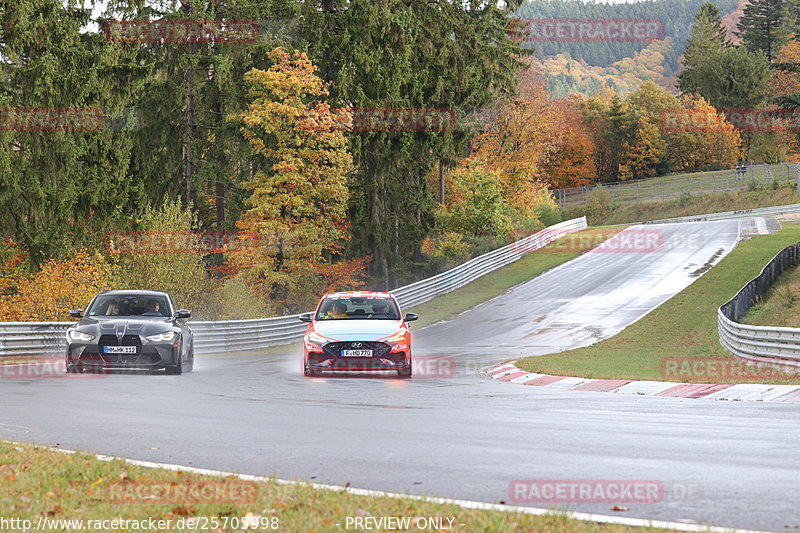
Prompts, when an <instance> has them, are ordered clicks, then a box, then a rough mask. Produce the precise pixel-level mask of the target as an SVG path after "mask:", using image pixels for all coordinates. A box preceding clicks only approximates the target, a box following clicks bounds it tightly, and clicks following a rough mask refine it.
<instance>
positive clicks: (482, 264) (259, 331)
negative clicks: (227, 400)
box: [0, 217, 586, 357]
mask: <svg viewBox="0 0 800 533" xmlns="http://www.w3.org/2000/svg"><path fill="white" fill-rule="evenodd" d="M582 229H586V217H581V218H576V219H573V220H567V221H566V222H562V223H560V224H556V225H554V226H550V227H548V228H545V229H543V230H542V231H539V232H538V233H535V234H533V235H530V236H528V237H525V238H524V239H520V240H519V241H516V242H513V243H511V244H509V245H507V246H503V247H502V248H498V249H497V250H493V251H491V252H488V253H485V254H483V255H481V256H478V257H476V258H474V259H471V260H469V261H467V262H466V263H464V264H461V265H458V266H457V267H454V268H451V269H450V270H448V271H447V272H442V273H441V274H437V275H436V276H433V277H431V278H427V279H424V280H421V281H417V282H416V283H412V284H410V285H406V286H405V287H400V288H399V289H395V290H394V291H392V292H394V294H395V295H397V299H398V300H399V301H400V304H401V305H402V306H403V307H404V308H410V307H413V306H415V305H418V304H421V303H424V302H427V301H428V300H432V299H433V298H435V297H436V296H439V295H441V294H446V293H448V292H450V291H453V290H455V289H457V288H459V287H462V286H464V285H466V284H467V283H469V282H471V281H473V280H476V279H478V278H479V277H481V276H483V275H484V274H488V273H489V272H491V271H493V270H496V269H498V268H500V267H502V266H505V265H507V264H509V263H513V262H514V261H516V260H517V259H519V258H521V257H522V256H523V255H525V254H526V253H528V252H532V251H534V250H538V249H539V248H542V247H543V246H546V245H547V244H549V243H551V242H553V241H554V240H555V239H556V238H558V237H559V236H561V235H565V234H567V233H572V232H575V231H579V230H582ZM72 324H74V322H6V323H0V357H2V356H14V355H20V356H21V355H26V356H43V355H59V354H62V353H63V352H64V349H65V345H66V338H65V333H64V332H65V331H66V329H67V328H68V327H69V326H70V325H72ZM191 327H192V330H193V331H194V335H195V352H196V353H199V354H203V353H228V352H239V351H246V350H256V349H259V348H266V347H268V346H276V345H279V344H287V343H290V342H294V341H296V340H299V339H300V338H301V337H302V336H303V333H304V332H305V329H306V324H304V323H303V322H300V321H299V320H298V319H297V315H289V316H279V317H273V318H258V319H252V320H222V321H197V322H195V321H192V322H191Z"/></svg>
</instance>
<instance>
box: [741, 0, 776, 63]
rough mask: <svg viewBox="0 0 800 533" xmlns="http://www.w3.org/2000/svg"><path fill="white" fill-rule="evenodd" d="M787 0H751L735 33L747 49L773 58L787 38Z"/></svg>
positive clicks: (770, 58)
mask: <svg viewBox="0 0 800 533" xmlns="http://www.w3.org/2000/svg"><path fill="white" fill-rule="evenodd" d="M786 8H787V0H751V1H750V3H749V4H747V5H746V6H745V8H744V12H743V13H742V17H741V18H740V19H739V23H738V24H737V26H736V27H737V29H738V31H737V32H736V35H737V36H739V37H741V39H742V44H743V45H744V46H745V47H747V49H748V50H751V51H753V52H760V53H763V54H764V55H765V56H766V57H767V58H768V59H769V60H772V59H774V57H775V55H776V54H777V53H778V49H779V48H780V46H781V44H783V43H784V42H785V41H786V39H787V28H786V24H785V20H784V17H785V15H786V13H787V10H786Z"/></svg>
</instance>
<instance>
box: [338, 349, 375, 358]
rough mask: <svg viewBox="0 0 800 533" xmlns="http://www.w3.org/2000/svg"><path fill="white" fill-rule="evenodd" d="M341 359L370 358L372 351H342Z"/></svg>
mask: <svg viewBox="0 0 800 533" xmlns="http://www.w3.org/2000/svg"><path fill="white" fill-rule="evenodd" d="M342 357H372V350H342Z"/></svg>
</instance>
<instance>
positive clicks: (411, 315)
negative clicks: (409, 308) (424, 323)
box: [403, 313, 419, 322]
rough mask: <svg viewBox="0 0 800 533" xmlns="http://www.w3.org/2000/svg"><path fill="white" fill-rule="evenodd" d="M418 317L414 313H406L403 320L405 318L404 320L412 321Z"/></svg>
mask: <svg viewBox="0 0 800 533" xmlns="http://www.w3.org/2000/svg"><path fill="white" fill-rule="evenodd" d="M418 318H419V316H418V315H415V314H414V313H406V317H405V318H404V319H403V320H405V321H406V322H413V321H415V320H416V319H418Z"/></svg>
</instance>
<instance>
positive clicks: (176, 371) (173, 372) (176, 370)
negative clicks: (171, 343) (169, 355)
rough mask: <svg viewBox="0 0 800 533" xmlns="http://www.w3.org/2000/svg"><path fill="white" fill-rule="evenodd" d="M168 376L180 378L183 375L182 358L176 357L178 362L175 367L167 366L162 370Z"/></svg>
mask: <svg viewBox="0 0 800 533" xmlns="http://www.w3.org/2000/svg"><path fill="white" fill-rule="evenodd" d="M164 371H165V372H166V373H167V375H168V376H180V375H181V374H183V357H181V356H180V355H179V356H178V362H177V363H176V364H175V366H168V367H167V368H165V369H164Z"/></svg>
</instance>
